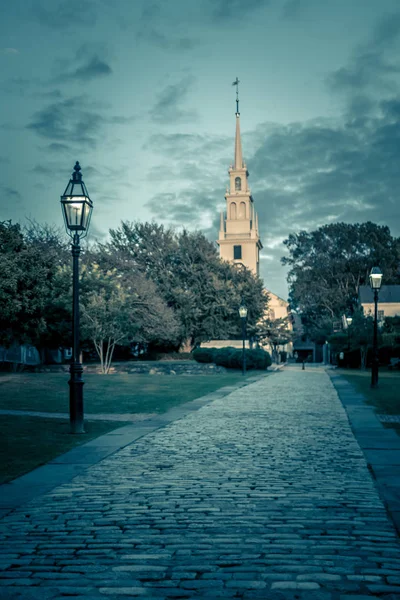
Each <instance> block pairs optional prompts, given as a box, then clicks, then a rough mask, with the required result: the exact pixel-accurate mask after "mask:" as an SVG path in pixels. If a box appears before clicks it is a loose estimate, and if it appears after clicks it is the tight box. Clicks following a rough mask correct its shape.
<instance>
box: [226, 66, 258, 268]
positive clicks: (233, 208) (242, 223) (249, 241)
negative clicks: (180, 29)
mask: <svg viewBox="0 0 400 600" xmlns="http://www.w3.org/2000/svg"><path fill="white" fill-rule="evenodd" d="M233 85H236V86H237V87H236V136H235V160H234V164H233V165H231V166H230V167H229V171H228V173H229V188H227V190H226V194H225V199H226V213H225V214H224V212H221V221H220V228H219V238H218V241H217V244H218V245H219V254H220V257H221V258H223V259H224V260H229V261H231V262H234V263H241V264H243V265H244V266H246V267H247V268H248V269H250V270H251V271H253V273H255V274H256V275H258V274H259V263H260V250H261V248H262V243H261V240H260V236H259V234H258V216H257V213H256V212H255V209H254V202H253V198H252V195H251V192H250V188H249V183H248V177H249V173H248V171H247V167H246V164H245V163H244V162H243V156H242V140H241V137H240V113H239V80H238V78H236V81H235V82H234V83H233Z"/></svg>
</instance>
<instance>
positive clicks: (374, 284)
mask: <svg viewBox="0 0 400 600" xmlns="http://www.w3.org/2000/svg"><path fill="white" fill-rule="evenodd" d="M369 284H370V286H371V290H372V291H373V292H374V304H375V310H374V342H373V351H372V369H371V387H372V388H376V387H378V372H379V357H378V294H379V290H380V287H381V284H382V271H381V270H380V269H379V267H373V268H372V269H371V273H370V274H369Z"/></svg>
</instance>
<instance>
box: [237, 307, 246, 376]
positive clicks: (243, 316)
mask: <svg viewBox="0 0 400 600" xmlns="http://www.w3.org/2000/svg"><path fill="white" fill-rule="evenodd" d="M239 315H240V319H241V321H242V341H243V346H242V374H243V375H245V373H246V351H245V343H246V320H247V308H246V306H245V305H244V302H243V300H242V302H241V304H240V307H239Z"/></svg>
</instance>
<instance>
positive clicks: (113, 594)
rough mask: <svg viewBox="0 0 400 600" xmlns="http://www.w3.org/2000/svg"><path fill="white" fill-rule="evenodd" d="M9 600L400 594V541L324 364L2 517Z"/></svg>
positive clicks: (273, 382) (158, 435) (206, 410)
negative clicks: (318, 368)
mask: <svg viewBox="0 0 400 600" xmlns="http://www.w3.org/2000/svg"><path fill="white" fill-rule="evenodd" d="M0 534H1V538H0V540H1V546H0V549H1V558H0V561H1V573H0V577H1V580H0V598H2V599H3V598H26V599H28V598H32V599H33V598H34V599H39V598H40V599H45V600H46V599H53V598H63V597H75V598H82V599H83V598H85V599H86V600H87V599H88V598H90V599H95V598H96V599H99V598H103V599H104V598H121V599H122V598H127V597H131V598H135V597H138V598H143V599H146V598H152V599H154V598H157V599H159V600H160V599H170V598H171V599H172V598H174V599H178V598H180V599H189V598H209V599H215V600H217V599H218V598H244V599H253V598H254V599H256V598H262V599H265V600H289V599H290V600H295V599H298V598H300V599H302V600H303V599H304V600H306V599H307V600H345V599H346V600H356V599H358V600H366V598H375V597H379V598H386V599H389V598H390V599H391V600H395V599H397V600H398V599H400V547H399V545H398V540H397V537H396V533H395V530H394V528H393V525H392V523H391V522H390V521H389V520H388V518H387V516H386V512H385V509H384V506H383V504H382V502H381V500H380V498H379V496H378V493H377V491H376V489H375V485H374V483H373V480H372V478H371V475H370V473H369V471H368V468H367V464H366V461H365V459H364V456H363V454H362V452H361V450H360V448H359V446H358V444H357V442H356V440H355V438H354V436H353V434H352V432H351V429H350V426H349V424H348V421H347V417H346V413H345V411H344V409H343V408H342V405H341V403H340V401H339V399H338V397H337V394H336V392H335V390H334V388H333V386H332V384H331V382H330V380H329V377H328V376H327V375H326V373H325V372H323V371H314V372H312V371H311V370H309V371H290V370H287V371H283V372H281V373H277V374H274V375H272V376H270V377H267V378H265V379H262V380H260V381H258V382H256V383H253V384H251V385H248V386H246V387H243V388H241V389H239V390H237V391H235V392H233V393H232V394H230V395H229V396H226V397H225V398H223V399H221V400H216V401H215V402H213V403H212V404H209V405H207V406H204V407H203V408H201V409H200V410H199V411H197V412H193V413H191V414H190V415H188V416H186V417H184V418H183V419H181V420H180V421H176V422H174V423H171V424H169V425H168V426H166V427H165V428H163V429H160V430H157V431H155V432H153V433H152V434H149V435H148V436H146V437H144V438H142V439H140V440H138V441H137V442H134V443H132V444H131V445H129V446H127V447H125V448H124V449H122V450H120V451H118V452H117V453H115V454H114V455H112V456H111V457H109V458H107V459H105V460H103V461H102V462H100V463H98V464H97V465H95V466H93V467H90V468H89V469H88V470H87V471H85V472H84V473H83V474H81V475H79V476H77V477H76V478H75V479H74V480H73V481H72V482H70V483H68V484H65V485H62V486H60V487H58V488H56V489H54V490H53V491H52V492H51V493H49V494H47V495H46V496H43V497H41V498H38V499H36V500H34V501H32V502H30V503H29V504H28V505H25V506H24V507H21V508H19V509H17V510H15V511H14V512H12V513H10V514H9V515H7V516H6V517H4V518H3V519H2V520H1V521H0Z"/></svg>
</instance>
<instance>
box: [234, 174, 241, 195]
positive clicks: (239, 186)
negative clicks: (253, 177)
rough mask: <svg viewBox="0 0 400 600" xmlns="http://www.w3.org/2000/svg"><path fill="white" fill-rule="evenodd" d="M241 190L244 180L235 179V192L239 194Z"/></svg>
mask: <svg viewBox="0 0 400 600" xmlns="http://www.w3.org/2000/svg"><path fill="white" fill-rule="evenodd" d="M241 189H242V180H241V179H240V177H236V178H235V190H236V191H237V192H240V190H241Z"/></svg>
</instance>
